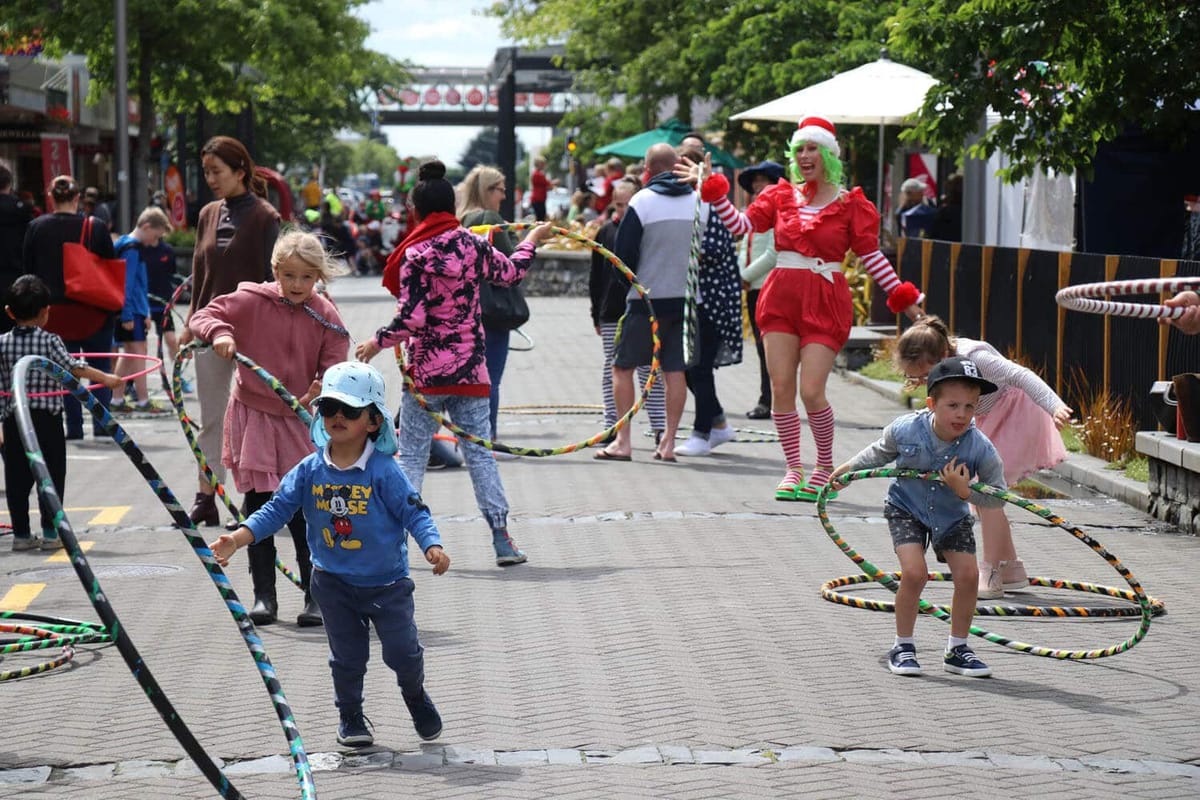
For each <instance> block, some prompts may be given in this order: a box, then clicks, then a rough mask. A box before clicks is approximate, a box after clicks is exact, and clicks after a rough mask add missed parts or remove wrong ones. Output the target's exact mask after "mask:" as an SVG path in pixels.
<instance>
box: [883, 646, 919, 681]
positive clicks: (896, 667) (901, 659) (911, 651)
mask: <svg viewBox="0 0 1200 800" xmlns="http://www.w3.org/2000/svg"><path fill="white" fill-rule="evenodd" d="M888 669H890V670H891V671H892V674H893V675H920V674H921V665H920V664H919V663H917V648H916V646H915V645H911V644H898V645H896V646H895V647H893V648H892V649H891V650H889V651H888Z"/></svg>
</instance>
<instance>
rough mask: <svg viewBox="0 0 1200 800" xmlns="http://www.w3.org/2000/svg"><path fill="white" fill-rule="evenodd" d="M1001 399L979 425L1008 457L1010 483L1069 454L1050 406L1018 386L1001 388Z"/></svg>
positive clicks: (1006, 473)
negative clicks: (1046, 408) (1050, 412)
mask: <svg viewBox="0 0 1200 800" xmlns="http://www.w3.org/2000/svg"><path fill="white" fill-rule="evenodd" d="M1000 391H1001V394H1000V397H999V399H997V401H996V405H995V406H993V408H992V410H991V411H989V412H988V413H987V415H986V416H982V417H976V418H975V425H976V427H978V428H979V430H981V431H983V434H984V435H985V436H987V437H988V438H989V439H991V440H992V444H994V445H995V446H996V451H997V452H999V453H1000V458H1001V459H1003V461H1004V480H1005V482H1007V483H1008V485H1009V486H1012V485H1013V484H1015V483H1016V482H1017V481H1019V480H1021V479H1022V478H1024V477H1025V476H1026V475H1031V474H1033V473H1034V472H1037V471H1038V470H1039V469H1049V468H1050V467H1053V466H1054V465H1055V464H1057V463H1058V462H1060V461H1062V460H1063V459H1064V458H1066V457H1067V449H1066V448H1065V447H1063V441H1062V435H1061V434H1060V433H1059V432H1058V429H1057V428H1055V427H1054V419H1053V417H1051V416H1050V415H1049V414H1047V413H1046V410H1045V409H1044V408H1042V407H1041V406H1039V405H1038V404H1037V403H1035V402H1033V400H1032V399H1031V398H1030V397H1029V395H1027V394H1025V392H1023V391H1021V390H1020V389H1018V388H1017V387H1015V386H1009V387H1007V388H1004V389H1001V390H1000Z"/></svg>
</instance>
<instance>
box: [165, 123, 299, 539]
mask: <svg viewBox="0 0 1200 800" xmlns="http://www.w3.org/2000/svg"><path fill="white" fill-rule="evenodd" d="M200 159H201V164H202V165H203V167H204V180H205V182H206V183H207V184H208V188H210V189H212V193H213V194H214V195H215V196H216V198H217V199H216V200H214V201H213V202H211V203H209V204H208V205H206V206H204V208H202V209H201V210H200V221H199V223H198V224H197V225H196V249H195V251H194V253H193V255H192V302H191V305H190V306H189V308H188V317H189V319H190V318H191V315H192V314H193V313H195V312H196V311H197V310H199V309H201V308H204V307H205V306H206V305H208V304H209V303H210V302H211V301H212V299H213V298H214V297H219V296H220V295H223V294H229V293H230V292H232V291H233V290H234V289H236V288H237V285H238V284H239V283H241V282H242V281H252V282H255V283H261V282H263V281H269V280H271V279H272V278H271V249H272V248H274V246H275V239H276V238H278V236H279V213H278V212H277V211H276V210H275V208H274V207H273V206H272V205H271V204H270V203H268V202H267V201H266V199H265V198H266V193H267V187H266V182H265V181H264V180H263V179H262V178H261V177H259V176H257V175H255V173H254V161H253V160H252V159H251V158H250V153H249V152H248V151H247V150H246V147H245V145H243V144H242V143H241V142H239V141H238V140H237V139H233V138H231V137H229V136H214V137H213V138H211V139H209V140H208V142H207V143H206V144H205V145H204V148H203V149H202V150H201V151H200ZM191 338H192V337H191V334H190V332H189V331H188V329H187V326H186V325H185V326H184V333H183V335H182V336H181V337H180V343H181V344H186V343H187V342H188V341H190V339H191ZM235 366H236V364H235V362H234V361H231V360H229V359H224V358H219V357H217V356H216V355H215V354H214V353H213V352H212V350H204V351H201V352H199V353H197V354H196V395H197V399H198V400H199V402H200V435H199V437H198V440H199V443H200V449H201V450H203V451H204V454H205V456H206V457H207V458H208V463H209V466H210V467H212V470H213V472H214V473H216V475H217V478H218V479H219V480H221V481H222V482H224V480H225V469H224V467H222V466H221V456H220V453H221V434H222V424H223V422H224V419H225V409H226V407H227V406H228V405H229V392H230V382H231V381H232V380H233V372H234V368H235ZM188 516H189V517H191V519H192V522H194V523H196V524H197V525H199V524H201V523H204V524H205V525H218V524H220V522H221V518H220V513H219V512H218V511H217V504H216V500H215V499H214V497H213V488H212V486H210V485H209V484H208V482H207V481H206V480H205V479H204V476H203V475H201V476H200V487H199V491H198V492H197V493H196V501H195V503H194V504H193V505H192V509H191V511H189V512H188Z"/></svg>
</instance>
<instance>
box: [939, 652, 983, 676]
mask: <svg viewBox="0 0 1200 800" xmlns="http://www.w3.org/2000/svg"><path fill="white" fill-rule="evenodd" d="M945 667H946V672H953V673H955V674H956V675H966V676H967V677H969V678H986V677H987V676H989V675H991V674H992V668H991V667H989V666H988V665H987V664H985V663H983V662H982V661H980V660H979V656H977V655H975V651H974V650H972V649H971V648H970V647H968V646H967V645H965V644H960V645H959V646H958V647H955V648H954V649H953V650H950V651H948V652H947V653H946V658H945Z"/></svg>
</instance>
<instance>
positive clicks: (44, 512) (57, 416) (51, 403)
mask: <svg viewBox="0 0 1200 800" xmlns="http://www.w3.org/2000/svg"><path fill="white" fill-rule="evenodd" d="M4 311H5V313H7V314H8V316H9V317H10V318H11V319H12V321H13V322H14V323H15V327H14V328H13V329H12V330H10V331H8V332H7V333H5V334H3V335H0V389H3V394H0V420H2V421H3V427H2V430H3V438H2V439H0V448H2V451H3V453H4V481H5V497H4V499H5V501H6V502H7V504H8V513H9V516H10V518H11V520H12V527H13V543H12V549H13V550H32V549H34V548H35V547H38V542H37V541H35V540H34V538H33V534H32V532H31V530H30V527H29V490H30V489H32V488H33V485H34V479H33V471H32V470H31V469H30V467H29V462H28V460H27V458H26V455H25V447H24V445H23V444H22V442H21V436H20V432H19V431H18V429H17V419H16V415H15V414H14V413H13V411H14V408H13V401H12V390H13V370H14V368H15V367H16V364H17V362H18V361H19V360H20V359H21V358H23V357H24V356H28V355H34V356H44V357H45V358H47V359H49V360H50V361H53V362H54V363H56V364H58V365H59V366H61V367H62V368H63V369H65V370H67V371H69V372H70V373H71V374H72V375H74V376H75V377H76V378H86V379H87V380H89V381H96V382H99V383H103V384H104V385H105V386H107V387H108V388H109V389H113V390H115V389H119V388H120V387H121V383H122V382H121V379H120V378H118V377H117V376H116V375H112V374H109V373H107V372H101V371H100V370H98V369H96V368H95V367H91V366H88V364H87V362H86V361H84V360H83V359H80V358H75V357H74V356H72V355H71V354H70V353H68V352H67V347H66V345H64V344H63V340H62V339H61V338H59V337H58V336H55V335H54V334H53V333H50V332H48V331H46V330H43V326H45V324H46V321H47V320H48V319H49V318H50V289H49V287H47V286H46V284H45V283H44V282H43V281H42V279H41V278H38V277H37V276H36V275H22V276H21V277H20V278H17V280H16V281H15V282H14V283H13V285H12V286H11V287H10V288H9V291H8V304H7V305H6V306H5V307H4ZM25 388H26V390H27V391H28V392H29V393H30V394H31V395H50V396H41V397H38V396H34V397H30V398H29V416H30V419H31V421H32V422H33V432H34V433H35V434H36V435H37V439H38V444H39V445H40V447H41V450H42V457H43V458H44V459H45V462H46V469H47V470H48V471H49V472H50V479H51V481H52V482H53V483H54V491H55V492H56V493H57V494H58V497H59V499H60V500H62V499H63V495H64V492H65V491H66V478H67V441H66V437H65V436H64V435H63V422H62V411H63V403H62V395H58V394H54V393H55V392H57V391H59V390H61V389H62V385H61V384H60V383H59V382H58V380H56V379H55V378H53V377H51V376H50V375H48V374H46V373H45V372H42V371H41V370H40V369H33V370H30V371H29V380H28V382H27V384H26V387H25ZM38 507H39V509H40V510H41V522H42V541H41V549H42V550H57V549H59V548H61V547H62V542H61V541H60V540H59V538H58V531H57V530H56V529H55V528H54V524H53V515H52V513H51V512H50V509H49V508H48V507H47V506H46V504H45V502H44V501H43V500H42V498H41V496H40V495H39V496H38Z"/></svg>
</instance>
